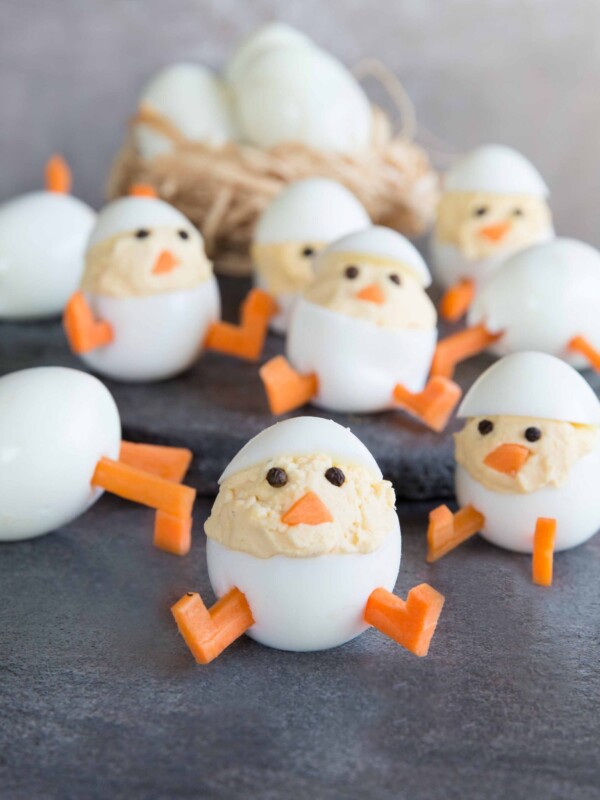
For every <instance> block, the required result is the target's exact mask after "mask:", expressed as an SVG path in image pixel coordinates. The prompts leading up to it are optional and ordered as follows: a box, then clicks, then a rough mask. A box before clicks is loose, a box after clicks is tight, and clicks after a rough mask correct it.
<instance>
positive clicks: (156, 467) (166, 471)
mask: <svg viewBox="0 0 600 800" xmlns="http://www.w3.org/2000/svg"><path fill="white" fill-rule="evenodd" d="M192 458H193V454H192V451H191V450H187V449H186V448H185V447H163V446H161V445H156V444H134V443H133V442H121V452H120V454H119V461H120V462H121V463H122V464H129V466H130V467H137V468H138V469H141V470H144V472H149V473H151V474H152V475H158V477H159V478H164V479H165V480H167V481H175V483H181V481H182V480H183V479H184V478H185V474H186V472H187V471H188V469H189V466H190V464H191V463H192Z"/></svg>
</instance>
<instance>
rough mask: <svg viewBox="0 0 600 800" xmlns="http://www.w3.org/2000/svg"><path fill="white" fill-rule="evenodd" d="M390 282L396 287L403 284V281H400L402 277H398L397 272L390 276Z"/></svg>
mask: <svg viewBox="0 0 600 800" xmlns="http://www.w3.org/2000/svg"><path fill="white" fill-rule="evenodd" d="M390 280H391V282H392V283H395V284H396V286H400V284H401V283H402V281H401V280H400V275H396V273H395V272H394V273H392V274H391V275H390Z"/></svg>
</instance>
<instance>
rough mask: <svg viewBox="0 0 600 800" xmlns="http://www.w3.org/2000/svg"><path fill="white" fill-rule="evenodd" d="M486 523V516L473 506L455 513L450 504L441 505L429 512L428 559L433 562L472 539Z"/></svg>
mask: <svg viewBox="0 0 600 800" xmlns="http://www.w3.org/2000/svg"><path fill="white" fill-rule="evenodd" d="M484 524H485V517H484V516H483V514H480V513H479V511H477V509H475V508H473V506H465V508H461V509H460V510H459V511H457V512H456V514H453V513H452V512H451V511H450V509H449V508H448V506H439V507H438V508H435V509H434V510H433V511H432V512H431V513H430V514H429V528H428V529H427V561H428V562H429V563H430V564H431V563H432V562H434V561H437V560H438V559H439V558H442V556H445V555H446V554H447V553H449V552H450V551H451V550H454V549H455V548H456V547H458V546H459V545H460V544H462V543H463V542H465V541H466V540H467V539H470V538H471V536H474V534H476V533H477V532H478V531H480V530H481V529H482V528H483V526H484Z"/></svg>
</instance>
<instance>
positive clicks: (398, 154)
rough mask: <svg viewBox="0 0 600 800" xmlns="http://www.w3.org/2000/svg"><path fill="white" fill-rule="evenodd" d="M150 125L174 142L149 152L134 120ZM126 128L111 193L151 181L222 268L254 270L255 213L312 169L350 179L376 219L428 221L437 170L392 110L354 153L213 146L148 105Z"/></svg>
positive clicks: (377, 113) (379, 116) (409, 231)
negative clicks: (396, 125)
mask: <svg viewBox="0 0 600 800" xmlns="http://www.w3.org/2000/svg"><path fill="white" fill-rule="evenodd" d="M142 122H143V123H144V124H145V125H147V126H149V127H151V128H153V129H154V130H156V131H157V132H159V133H161V134H163V135H165V136H167V137H168V138H170V139H171V140H172V142H173V149H172V150H171V151H170V152H169V153H165V154H163V155H160V156H157V157H156V158H154V159H152V160H146V159H144V158H142V157H141V156H140V155H139V153H138V152H137V150H136V148H135V145H134V142H133V137H132V135H131V127H132V126H133V125H135V124H138V123H142ZM131 127H130V132H129V135H128V137H127V139H126V141H125V143H124V145H123V147H122V148H121V150H120V152H119V153H118V155H117V157H116V159H115V162H114V164H113V166H112V169H111V173H110V177H109V182H108V195H109V197H110V198H115V197H120V196H122V195H125V194H127V192H128V190H129V188H130V187H131V186H132V185H133V184H135V183H147V184H151V185H152V186H153V187H154V188H155V189H156V191H157V193H158V194H159V196H160V197H162V198H163V199H164V200H166V201H168V202H169V203H172V204H173V205H174V206H176V207H177V208H179V209H180V210H181V211H182V212H183V213H184V214H185V215H186V216H187V217H188V218H189V219H190V220H191V221H192V222H193V223H194V224H195V225H197V226H198V228H199V229H200V231H201V232H202V234H203V236H204V239H205V243H206V250H207V253H208V255H209V256H210V257H211V258H212V259H213V260H215V262H216V265H217V267H218V270H219V271H220V272H222V273H224V274H234V275H245V274H248V273H249V272H250V262H249V255H248V253H249V244H250V242H251V238H252V232H253V229H254V224H255V222H256V219H257V217H258V216H259V215H260V213H261V212H262V211H263V209H264V208H265V206H266V205H267V204H268V203H269V201H270V199H271V198H272V197H273V196H274V195H276V194H277V193H278V192H279V191H280V190H281V188H282V187H283V186H285V185H286V184H287V183H290V182H291V181H294V180H298V179H300V178H307V177H311V176H315V175H318V176H322V177H329V178H333V179H334V180H337V181H339V182H340V183H343V184H345V185H346V186H347V187H348V189H350V191H352V192H353V193H354V194H355V195H356V197H358V199H359V200H360V201H361V202H362V203H363V205H364V206H365V208H366V209H367V211H368V212H369V215H370V217H371V219H372V220H373V222H374V223H377V224H380V225H387V226H389V227H391V228H395V229H396V230H398V231H400V232H401V233H403V234H405V235H407V236H418V235H420V234H421V233H423V232H424V231H425V230H426V229H427V228H428V227H429V225H430V224H431V222H432V220H433V216H434V213H435V207H436V204H437V200H438V191H439V190H438V183H439V182H438V176H437V174H436V173H435V172H434V170H433V169H432V167H431V165H430V162H429V159H428V156H427V154H426V153H425V151H424V150H423V149H422V148H420V147H419V146H418V145H416V144H415V143H414V142H413V141H412V140H411V138H410V137H409V136H407V135H406V134H403V135H398V134H394V133H393V132H392V126H391V123H390V120H389V118H388V116H387V115H386V114H385V113H384V112H383V111H382V110H381V109H379V108H376V107H374V108H373V136H372V142H371V146H370V149H369V150H368V151H366V152H361V153H356V154H354V153H353V154H351V155H348V154H341V153H331V152H327V153H325V152H321V151H318V150H315V149H313V148H310V147H306V146H304V145H302V144H299V143H289V144H280V145H278V146H276V147H273V148H271V149H269V150H261V149H259V148H256V147H253V146H251V145H247V144H239V143H228V144H226V145H223V146H221V147H213V146H210V145H208V144H204V143H202V142H196V141H194V142H192V141H189V140H187V139H185V138H184V137H183V136H182V135H181V133H180V132H179V130H177V129H176V128H175V127H174V126H173V125H172V124H171V123H170V122H169V121H168V120H166V119H165V118H164V117H161V116H160V115H159V114H158V113H156V112H155V111H153V110H152V109H149V108H143V107H142V108H141V109H140V110H139V112H138V113H137V114H136V115H135V116H134V117H133V118H132V120H131Z"/></svg>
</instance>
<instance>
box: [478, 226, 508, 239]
mask: <svg viewBox="0 0 600 800" xmlns="http://www.w3.org/2000/svg"><path fill="white" fill-rule="evenodd" d="M509 230H510V222H498V223H497V224H496V225H486V226H485V227H483V228H480V229H479V235H480V236H483V237H484V238H485V239H489V240H490V242H499V241H500V239H502V238H503V237H504V236H506V234H507V233H508V232H509Z"/></svg>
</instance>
